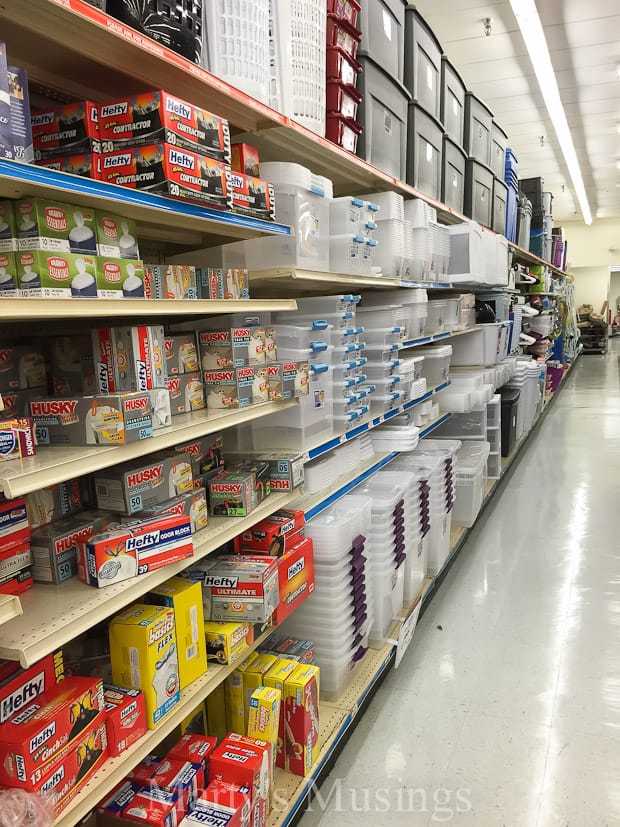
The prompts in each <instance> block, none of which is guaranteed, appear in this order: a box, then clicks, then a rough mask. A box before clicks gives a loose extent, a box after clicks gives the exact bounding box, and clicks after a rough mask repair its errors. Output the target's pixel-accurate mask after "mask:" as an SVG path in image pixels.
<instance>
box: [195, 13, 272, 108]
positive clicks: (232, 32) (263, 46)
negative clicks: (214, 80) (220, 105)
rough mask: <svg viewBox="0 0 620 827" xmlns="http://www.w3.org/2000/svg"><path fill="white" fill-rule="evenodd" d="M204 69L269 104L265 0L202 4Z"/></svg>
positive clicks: (267, 26)
mask: <svg viewBox="0 0 620 827" xmlns="http://www.w3.org/2000/svg"><path fill="white" fill-rule="evenodd" d="M204 14H205V22H206V31H207V47H208V56H207V58H206V61H205V63H206V68H207V69H209V71H210V72H213V74H214V75H217V76H218V77H220V78H222V80H225V81H227V83H230V84H231V86H235V87H236V88H237V89H241V91H242V92H246V93H247V94H248V95H251V96H252V97H254V98H257V99H258V100H259V101H262V102H263V103H269V0H209V2H208V3H205V11H204Z"/></svg>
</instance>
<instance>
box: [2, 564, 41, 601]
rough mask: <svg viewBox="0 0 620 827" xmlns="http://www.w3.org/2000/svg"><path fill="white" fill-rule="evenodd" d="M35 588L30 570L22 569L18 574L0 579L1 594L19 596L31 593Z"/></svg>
mask: <svg viewBox="0 0 620 827" xmlns="http://www.w3.org/2000/svg"><path fill="white" fill-rule="evenodd" d="M33 586H34V580H33V579H32V571H31V570H30V569H22V570H21V571H18V572H17V574H8V575H7V576H6V577H3V578H0V594H12V595H14V596H18V595H20V594H24V593H25V592H27V591H29V590H30V589H31V588H32V587H33Z"/></svg>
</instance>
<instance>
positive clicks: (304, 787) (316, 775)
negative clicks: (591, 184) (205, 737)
mask: <svg viewBox="0 0 620 827" xmlns="http://www.w3.org/2000/svg"><path fill="white" fill-rule="evenodd" d="M574 364H575V362H573V364H572V365H571V366H570V368H569V369H568V370H567V371H566V373H565V375H564V378H563V379H562V384H563V383H564V380H565V379H566V376H567V375H568V373H569V372H570V370H571V369H572V367H573V366H574ZM560 387H561V385H560ZM557 393H558V392H557V391H556V393H555V394H553V395H552V396H551V397H550V398H549V399H548V400H547V402H546V404H545V406H544V408H543V410H542V411H541V413H540V414H539V415H538V416H537V417H536V419H535V420H534V423H533V425H532V428H531V429H530V431H529V432H528V434H526V435H525V436H524V437H523V438H522V439H521V440H520V441H519V442H518V443H517V444H516V445H515V447H514V449H513V451H512V453H511V454H510V456H508V457H505V458H504V459H502V474H503V473H504V472H505V470H506V469H507V468H508V467H509V466H510V465H511V463H512V462H514V460H515V459H516V457H517V456H518V454H519V452H520V451H521V448H522V447H523V445H524V444H525V442H526V441H527V439H528V437H529V436H531V435H532V434H533V433H534V431H535V430H536V427H537V425H538V424H539V423H540V420H541V417H542V416H543V415H544V413H545V412H546V410H547V408H548V407H549V402H551V401H553V399H554V398H555V397H556V396H557ZM500 483H501V479H499V480H489V481H488V482H487V484H486V488H485V496H484V500H483V503H482V508H481V510H480V514H481V513H482V512H483V510H484V509H485V507H486V506H487V505H488V503H489V502H490V500H491V499H492V497H493V495H494V494H495V492H496V491H497V489H498V487H499V485H500ZM479 516H480V515H479ZM471 531H472V529H471V528H464V527H463V526H452V529H451V532H450V553H449V554H448V557H447V558H446V561H445V563H444V565H443V568H442V569H441V571H439V572H438V573H437V574H436V575H435V576H434V577H433V578H427V579H426V580H425V581H424V582H423V584H422V587H421V589H420V591H419V593H418V596H417V597H416V599H415V601H414V602H413V604H412V605H411V606H410V607H405V608H404V609H403V617H407V616H408V615H410V614H411V613H412V612H413V611H414V610H415V609H416V607H417V606H418V604H420V611H421V612H422V611H423V610H424V607H425V604H426V603H427V601H428V600H429V598H430V597H431V595H432V593H433V592H434V590H435V589H436V588H438V587H439V586H440V585H441V583H442V582H443V580H444V578H445V577H446V575H447V574H448V571H449V569H450V565H451V563H452V562H453V560H454V559H455V557H456V556H457V554H458V553H459V551H460V550H461V549H462V547H463V546H464V544H465V542H466V540H467V538H468V537H469V534H470V532H471ZM401 626H402V621H395V623H394V627H393V628H392V630H391V634H390V637H391V638H392V639H397V638H398V636H399V633H400V629H401ZM414 636H415V635H414ZM395 655H396V648H395V646H394V644H393V643H391V642H389V643H386V645H385V646H384V647H383V648H382V649H376V650H373V649H371V650H370V651H369V652H368V654H367V655H366V658H365V659H364V661H363V663H362V664H361V665H360V667H359V669H358V671H357V673H356V674H355V677H354V678H353V680H352V681H351V684H350V685H349V687H348V689H347V690H346V691H345V692H344V694H343V695H342V696H341V697H340V698H339V699H338V701H336V702H333V703H329V702H322V703H321V707H320V709H321V733H320V738H321V752H320V755H319V760H318V762H317V764H316V765H315V767H313V769H312V772H311V774H310V775H309V776H308V777H307V778H299V777H297V776H294V775H291V774H290V773H287V772H284V771H283V770H277V771H276V775H275V780H274V788H275V797H274V808H273V810H272V813H271V816H270V819H269V827H290V825H292V824H294V823H295V822H296V820H297V819H298V817H299V816H300V814H301V813H302V812H303V808H304V806H305V804H306V801H307V800H308V797H309V794H310V793H311V791H312V790H313V789H316V788H317V787H318V786H319V785H320V783H321V782H322V781H323V780H324V778H325V776H326V774H327V772H328V771H329V769H330V768H331V765H332V763H333V761H335V759H336V758H337V756H338V754H339V752H340V750H341V749H342V747H343V746H344V740H345V736H346V734H347V733H348V731H349V730H350V729H352V728H353V727H354V726H355V725H356V723H357V720H358V719H359V717H360V716H359V715H358V713H359V711H360V709H361V708H362V706H363V705H364V704H365V703H366V702H368V701H369V700H370V698H371V697H372V696H373V694H374V692H375V691H376V689H377V687H378V684H379V682H380V681H381V679H382V677H383V675H384V674H385V673H386V672H387V671H388V670H389V669H390V668H391V667H392V666H393V665H394V661H395Z"/></svg>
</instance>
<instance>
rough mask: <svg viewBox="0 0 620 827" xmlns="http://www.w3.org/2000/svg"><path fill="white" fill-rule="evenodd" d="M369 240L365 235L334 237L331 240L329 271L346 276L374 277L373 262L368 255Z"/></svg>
mask: <svg viewBox="0 0 620 827" xmlns="http://www.w3.org/2000/svg"><path fill="white" fill-rule="evenodd" d="M366 242H367V239H366V237H365V236H363V235H360V234H358V235H333V236H331V238H330V239H329V271H330V273H344V274H346V275H353V276H355V275H357V276H369V275H372V261H371V258H370V256H368V255H366V253H367V251H368V247H367V244H366Z"/></svg>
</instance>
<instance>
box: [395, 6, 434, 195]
mask: <svg viewBox="0 0 620 827" xmlns="http://www.w3.org/2000/svg"><path fill="white" fill-rule="evenodd" d="M442 52H443V49H442V48H441V44H440V43H439V41H438V40H437V38H436V37H435V35H434V34H433V32H432V31H431V29H430V28H429V26H428V24H427V23H426V21H425V20H424V19H423V17H422V16H421V14H420V13H419V11H418V10H417V9H415V8H413V7H411V6H410V7H408V8H407V9H406V11H405V75H404V80H405V86H406V87H407V91H408V92H409V94H410V95H411V102H410V104H409V117H408V134H407V183H408V184H411V185H412V186H414V187H417V189H419V190H421V192H424V193H426V195H430V196H431V197H432V198H440V197H441V183H442V171H443V166H442V152H443V136H444V126H443V123H442V122H441V120H440V117H441V88H442V83H441V63H442V61H441V58H442Z"/></svg>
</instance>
